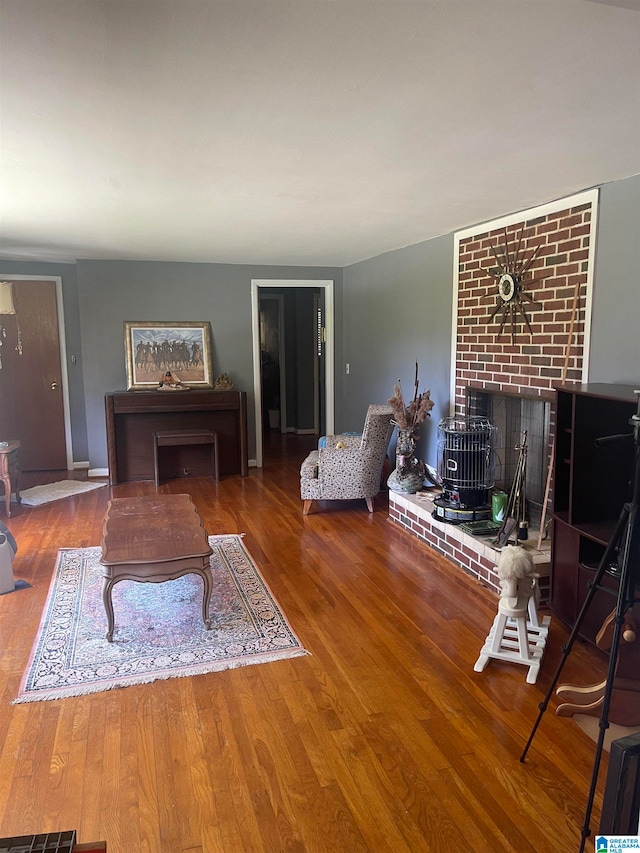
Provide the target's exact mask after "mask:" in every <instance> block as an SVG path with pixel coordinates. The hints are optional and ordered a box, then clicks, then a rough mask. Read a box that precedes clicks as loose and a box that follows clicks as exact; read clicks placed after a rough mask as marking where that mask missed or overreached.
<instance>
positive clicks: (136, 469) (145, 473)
mask: <svg viewBox="0 0 640 853" xmlns="http://www.w3.org/2000/svg"><path fill="white" fill-rule="evenodd" d="M105 413H106V424H107V453H108V462H109V485H111V486H116V485H118V483H127V482H131V481H132V480H153V479H154V476H155V472H154V453H153V434H154V432H159V431H162V430H179V429H199V430H210V431H211V432H213V433H216V434H217V436H218V452H219V459H220V472H219V473H220V474H240V475H241V476H243V477H246V476H247V474H248V448H247V395H246V392H245V391H233V390H232V391H213V390H196V389H192V390H191V391H112V392H109V393H108V394H106V395H105ZM171 450H172V452H174V456H173V459H172V460H169V464H173V468H174V474H173V476H178V475H180V476H192V477H193V476H207V475H209V474H210V473H211V465H210V459H209V455H208V448H207V447H206V446H197V445H192V446H190V447H189V446H187V447H182V448H171Z"/></svg>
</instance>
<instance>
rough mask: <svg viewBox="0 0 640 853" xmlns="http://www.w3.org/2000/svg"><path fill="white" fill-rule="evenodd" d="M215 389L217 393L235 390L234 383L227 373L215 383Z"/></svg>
mask: <svg viewBox="0 0 640 853" xmlns="http://www.w3.org/2000/svg"><path fill="white" fill-rule="evenodd" d="M213 387H214V389H215V390H216V391H229V390H230V389H231V388H233V382H232V381H231V380H230V379H229V376H228V375H227V374H226V373H221V374H220V376H218V378H217V379H216V381H215V384H214V386H213Z"/></svg>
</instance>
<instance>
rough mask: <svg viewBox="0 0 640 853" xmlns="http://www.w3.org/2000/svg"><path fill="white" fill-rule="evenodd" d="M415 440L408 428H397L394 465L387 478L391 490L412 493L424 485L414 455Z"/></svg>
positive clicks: (422, 476)
mask: <svg viewBox="0 0 640 853" xmlns="http://www.w3.org/2000/svg"><path fill="white" fill-rule="evenodd" d="M415 449H416V440H415V437H414V434H413V433H412V432H411V431H410V430H406V429H399V430H398V440H397V443H396V467H395V469H394V470H393V471H392V472H391V474H390V476H389V479H388V480H387V486H388V487H389V489H390V490H391V491H392V492H399V493H404V494H406V495H413V494H415V493H416V492H418V491H420V489H421V488H422V487H423V485H424V473H423V471H422V465H421V463H420V462H418V460H417V459H416V457H415Z"/></svg>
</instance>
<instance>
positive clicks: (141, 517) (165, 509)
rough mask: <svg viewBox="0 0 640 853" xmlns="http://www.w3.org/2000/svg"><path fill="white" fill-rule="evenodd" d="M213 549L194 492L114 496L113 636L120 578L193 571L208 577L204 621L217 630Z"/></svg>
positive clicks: (105, 539) (108, 571) (107, 522)
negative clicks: (211, 606) (212, 609)
mask: <svg viewBox="0 0 640 853" xmlns="http://www.w3.org/2000/svg"><path fill="white" fill-rule="evenodd" d="M210 555H211V547H210V546H209V539H208V535H207V531H206V530H205V529H204V525H203V524H202V519H201V518H200V516H199V515H198V512H197V510H196V507H195V505H194V503H193V501H192V500H191V497H190V496H189V495H146V496H143V497H136V498H113V499H112V500H110V501H109V504H108V506H107V513H106V515H105V517H104V524H103V528H102V558H101V560H100V562H101V563H102V565H103V566H104V569H105V571H104V575H103V584H102V600H103V602H104V609H105V612H106V614H107V640H109V642H112V640H113V627H114V614H113V602H112V600H111V592H112V590H113V587H114V586H115V584H117V583H118V581H123V580H132V581H141V582H143V583H162V582H163V581H169V580H175V578H179V577H182V575H187V574H190V573H193V574H196V575H199V576H200V577H201V578H202V582H203V586H204V590H203V596H202V619H203V620H204V623H205V625H206V626H207V630H209V629H210V628H211V619H210V618H209V599H210V598H211V588H212V575H211V566H210V564H209V556H210Z"/></svg>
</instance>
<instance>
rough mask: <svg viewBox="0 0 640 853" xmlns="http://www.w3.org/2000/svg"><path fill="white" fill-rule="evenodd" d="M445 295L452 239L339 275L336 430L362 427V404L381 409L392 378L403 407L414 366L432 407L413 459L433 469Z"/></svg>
mask: <svg viewBox="0 0 640 853" xmlns="http://www.w3.org/2000/svg"><path fill="white" fill-rule="evenodd" d="M452 292H453V234H448V235H446V236H444V237H438V238H436V239H435V240H428V241H426V242H424V243H418V244H416V245H415V246H409V247H407V248H405V249H400V250H398V251H396V252H388V253H386V254H384V255H380V256H378V257H377V258H372V259H370V260H367V261H363V262H362V263H359V264H354V265H353V266H350V267H347V268H346V269H345V271H344V362H345V363H347V362H348V364H349V374H348V375H347V374H346V368H345V363H343V364H342V369H343V372H344V374H345V375H344V400H343V407H344V422H343V428H344V429H347V430H358V429H359V428H361V427H362V423H363V420H364V415H365V413H366V410H367V406H368V405H369V403H385V402H386V401H387V400H388V398H389V397H390V396H391V395H392V394H393V385H394V382H395V381H396V380H397V379H400V380H401V382H402V388H403V392H404V395H405V400H406V401H407V402H409V401H410V400H411V399H412V398H413V383H414V376H415V363H416V361H417V362H418V364H419V381H420V391H425V390H429V389H430V390H431V399H432V400H433V401H434V402H435V406H434V408H433V409H432V410H431V418H430V419H427V421H426V422H425V424H424V425H423V428H422V439H421V442H420V445H419V448H418V453H419V455H421V456H422V458H424V459H425V460H426V461H427V462H428V463H429V464H431V465H434V466H435V463H436V436H437V425H438V421H439V420H440V418H441V417H444V416H445V415H448V414H449V393H450V387H449V386H450V370H451V323H452ZM392 445H393V446H395V436H394V438H393V440H392Z"/></svg>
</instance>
